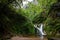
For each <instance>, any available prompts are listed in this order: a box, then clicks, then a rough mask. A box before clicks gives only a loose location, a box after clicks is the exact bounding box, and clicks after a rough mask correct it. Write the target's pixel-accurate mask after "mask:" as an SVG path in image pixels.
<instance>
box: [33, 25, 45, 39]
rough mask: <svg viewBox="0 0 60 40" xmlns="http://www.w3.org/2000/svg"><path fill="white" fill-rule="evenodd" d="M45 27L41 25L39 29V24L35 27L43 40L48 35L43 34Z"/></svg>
mask: <svg viewBox="0 0 60 40" xmlns="http://www.w3.org/2000/svg"><path fill="white" fill-rule="evenodd" d="M43 26H44V25H43V24H39V27H38V25H37V24H35V25H34V27H35V28H36V29H37V30H39V35H40V37H41V39H43V38H44V35H46V34H45V33H44V32H43Z"/></svg>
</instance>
